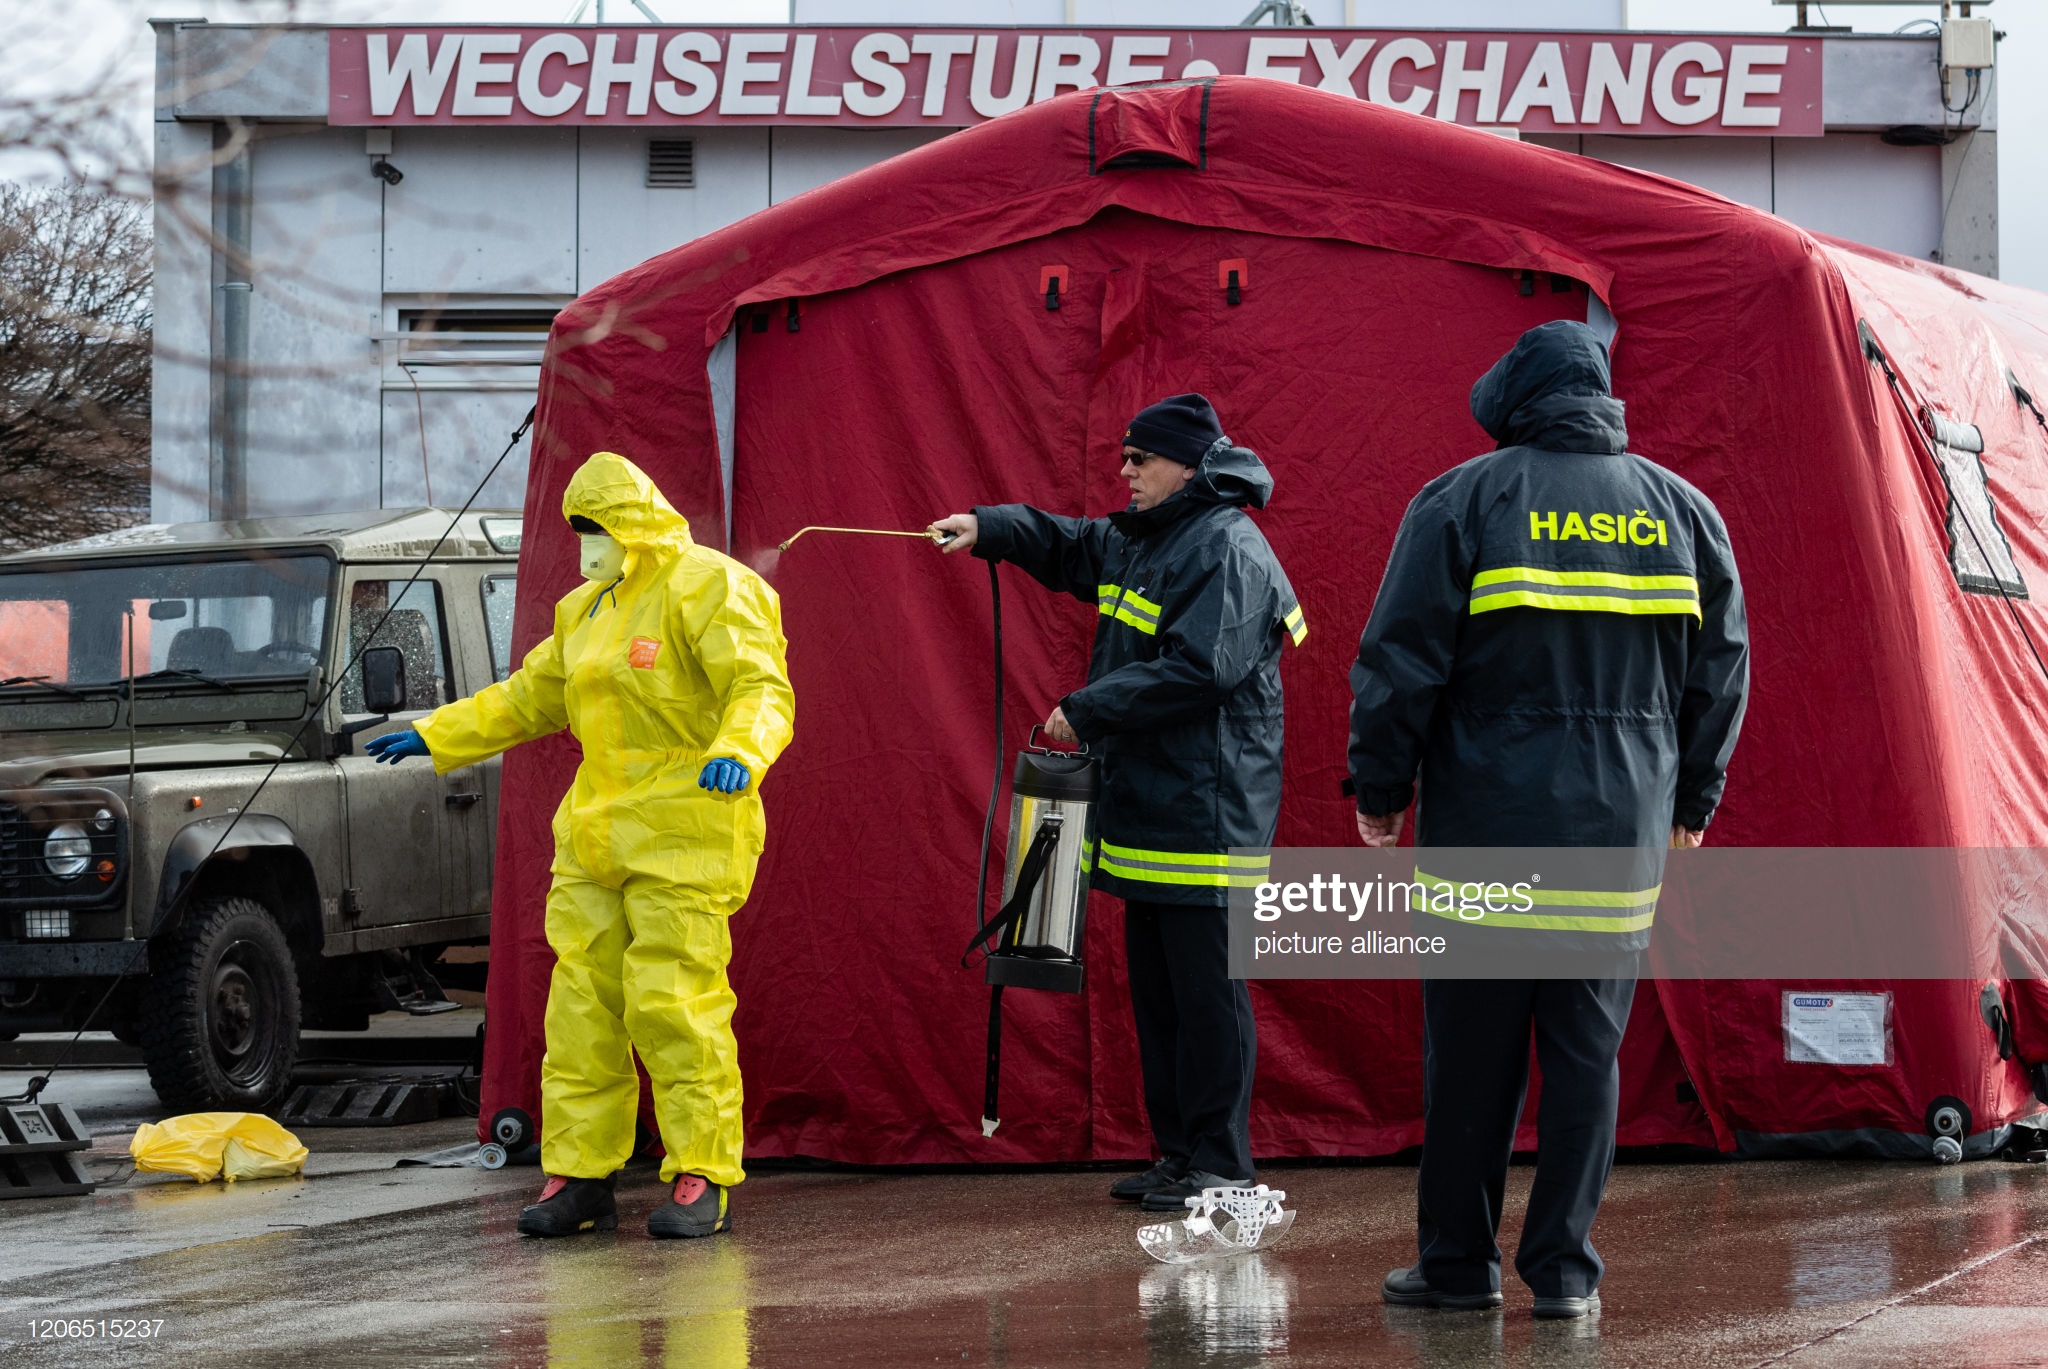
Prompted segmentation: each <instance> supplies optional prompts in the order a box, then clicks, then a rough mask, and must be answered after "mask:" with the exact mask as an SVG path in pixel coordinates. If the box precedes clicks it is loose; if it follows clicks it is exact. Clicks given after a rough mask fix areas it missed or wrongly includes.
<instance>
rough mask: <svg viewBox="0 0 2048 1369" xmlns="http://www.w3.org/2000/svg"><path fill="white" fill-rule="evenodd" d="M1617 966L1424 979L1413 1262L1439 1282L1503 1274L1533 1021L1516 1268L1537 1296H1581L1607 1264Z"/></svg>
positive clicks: (1480, 1280)
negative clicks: (1527, 1174)
mask: <svg viewBox="0 0 2048 1369" xmlns="http://www.w3.org/2000/svg"><path fill="white" fill-rule="evenodd" d="M1625 964H1626V965H1627V967H1628V972H1627V974H1626V976H1625V977H1620V978H1613V979H1514V980H1508V979H1431V980H1425V981H1423V985H1422V1014H1423V1057H1422V1071H1423V1082H1422V1090H1423V1092H1422V1109H1423V1131H1422V1173H1421V1176H1420V1178H1419V1180H1418V1182H1417V1185H1416V1189H1417V1192H1416V1228H1417V1231H1416V1234H1417V1238H1418V1244H1419V1245H1420V1247H1421V1253H1422V1275H1423V1277H1424V1278H1425V1279H1427V1280H1428V1281H1429V1284H1430V1286H1431V1287H1432V1288H1436V1289H1439V1290H1441V1291H1443V1292H1446V1293H1483V1292H1494V1291H1498V1290H1499V1288H1500V1246H1499V1245H1498V1244H1497V1243H1496V1241H1495V1237H1496V1235H1498V1233H1499V1231H1500V1209H1501V1200H1502V1194H1503V1191H1504V1190H1505V1188H1506V1185H1507V1175H1508V1158H1509V1155H1510V1154H1511V1152H1512V1151H1513V1149H1514V1143H1515V1126H1516V1124H1517V1123H1518V1122H1519V1121H1520V1120H1521V1116H1522V1101H1523V1098H1524V1096H1525V1095H1526V1094H1527V1092H1528V1087H1529V1035H1530V1032H1531V1031H1532V1030H1533V1031H1534V1033H1535V1036H1536V1059H1537V1063H1538V1064H1539V1065H1540V1066H1541V1067H1542V1069H1543V1096H1542V1099H1541V1100H1540V1101H1539V1103H1538V1105H1537V1113H1536V1136H1537V1141H1536V1146H1537V1151H1536V1181H1535V1185H1534V1187H1532V1188H1531V1189H1530V1192H1529V1210H1528V1215H1527V1217H1526V1218H1525V1219H1524V1220H1523V1223H1522V1244H1521V1248H1520V1249H1519V1250H1518V1251H1517V1252H1516V1254H1515V1271H1516V1272H1517V1273H1518V1274H1520V1275H1521V1276H1522V1281H1523V1282H1524V1283H1526V1284H1528V1285H1529V1287H1530V1288H1531V1289H1533V1290H1534V1291H1535V1293H1536V1295H1537V1296H1538V1297H1546V1298H1548V1297H1585V1296H1586V1295H1587V1294H1589V1293H1591V1292H1592V1291H1593V1290H1594V1289H1595V1288H1597V1287H1599V1285H1600V1276H1601V1274H1602V1273H1603V1272H1604V1270H1605V1268H1606V1266H1605V1265H1603V1264H1602V1263H1601V1262H1600V1256H1599V1255H1598V1254H1597V1253H1596V1252H1595V1251H1594V1249H1593V1241H1592V1232H1593V1217H1594V1215H1595V1214H1596V1213H1598V1212H1599V1210H1600V1197H1601V1194H1602V1193H1604V1192H1605V1191H1606V1188H1607V1174H1608V1171H1609V1170H1610V1169H1611V1168H1612V1167H1613V1165H1614V1118H1615V1112H1616V1109H1617V1107H1618V1105H1619V1101H1620V1093H1621V1070H1620V1066H1619V1065H1618V1064H1617V1059H1618V1057H1619V1055H1620V1051H1621V1034H1622V1030H1623V1029H1624V1028H1625V1027H1626V1026H1627V1025H1628V1010H1629V1004H1630V1003H1631V1002H1632V1001H1633V1000H1634V997H1635V989H1636V981H1635V974H1634V968H1633V967H1634V957H1633V956H1630V957H1626V958H1625Z"/></svg>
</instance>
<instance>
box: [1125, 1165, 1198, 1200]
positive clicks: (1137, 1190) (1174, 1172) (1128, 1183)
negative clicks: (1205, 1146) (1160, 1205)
mask: <svg viewBox="0 0 2048 1369" xmlns="http://www.w3.org/2000/svg"><path fill="white" fill-rule="evenodd" d="M1187 1172H1188V1162H1187V1161H1186V1160H1183V1159H1180V1158H1179V1157H1178V1156H1173V1155H1169V1156H1167V1157H1166V1158H1165V1159H1164V1160H1161V1161H1160V1162H1159V1163H1158V1164H1156V1165H1154V1166H1152V1168H1150V1169H1148V1170H1146V1171H1145V1172H1144V1173H1143V1174H1126V1175H1124V1177H1123V1178H1121V1179H1118V1180H1117V1181H1116V1182H1115V1183H1113V1184H1111V1185H1110V1186H1109V1196H1110V1197H1112V1198H1114V1199H1116V1200H1117V1201H1118V1202H1120V1203H1135V1202H1137V1201H1139V1200H1140V1199H1142V1198H1143V1197H1144V1196H1145V1195H1146V1194H1147V1193H1156V1192H1158V1191H1159V1190H1160V1189H1162V1188H1165V1187H1166V1186H1167V1185H1168V1184H1172V1183H1178V1182H1179V1181H1180V1180H1181V1178H1182V1177H1183V1176H1185V1175H1186V1174H1187Z"/></svg>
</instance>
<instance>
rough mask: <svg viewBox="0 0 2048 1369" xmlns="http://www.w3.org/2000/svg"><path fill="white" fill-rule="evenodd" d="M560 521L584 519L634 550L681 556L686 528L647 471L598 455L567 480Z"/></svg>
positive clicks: (611, 454) (614, 455) (687, 536)
mask: <svg viewBox="0 0 2048 1369" xmlns="http://www.w3.org/2000/svg"><path fill="white" fill-rule="evenodd" d="M562 516H563V517H564V518H579V517H580V518H588V519H589V520H590V521H591V522H593V523H595V524H597V525H598V526H599V527H601V528H603V529H604V530H605V531H606V532H608V533H610V534H611V535H612V536H613V537H615V538H617V539H618V540H619V541H621V542H623V543H625V545H626V546H627V547H628V548H630V549H635V550H655V549H660V550H666V551H681V550H682V549H683V548H684V547H687V546H689V545H690V523H689V520H688V519H686V518H684V517H683V516H682V515H681V514H679V513H677V512H676V511H675V506H674V505H672V504H670V503H669V502H668V500H667V499H666V498H664V497H663V496H662V493H661V491H660V490H659V489H656V488H655V485H654V482H653V481H652V480H650V479H648V478H647V472H645V471H643V470H641V469H640V468H639V467H638V466H636V465H634V464H633V463H632V462H630V461H628V460H626V458H625V457H623V456H620V455H619V454H618V453H617V452H599V453H597V454H596V455H595V456H593V457H591V458H590V460H588V461H586V462H584V463H583V464H582V466H580V467H578V468H577V471H576V474H574V475H572V476H570V477H569V488H568V489H566V490H564V491H562Z"/></svg>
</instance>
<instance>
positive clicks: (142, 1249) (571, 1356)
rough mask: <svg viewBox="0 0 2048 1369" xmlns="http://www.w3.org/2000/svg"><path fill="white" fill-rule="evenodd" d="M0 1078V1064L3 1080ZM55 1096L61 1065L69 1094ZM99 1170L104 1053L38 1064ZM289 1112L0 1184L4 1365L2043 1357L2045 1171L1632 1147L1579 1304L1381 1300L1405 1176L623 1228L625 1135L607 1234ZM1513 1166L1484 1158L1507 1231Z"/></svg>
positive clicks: (829, 1185)
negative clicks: (283, 1120) (269, 1127)
mask: <svg viewBox="0 0 2048 1369" xmlns="http://www.w3.org/2000/svg"><path fill="white" fill-rule="evenodd" d="M18 1084H19V1077H18V1076H14V1075H4V1074H0V1088H11V1087H18ZM67 1094H68V1095H69V1096H68V1097H67ZM51 1096H52V1097H53V1098H56V1099H61V1100H64V1101H72V1102H74V1103H75V1104H76V1105H78V1106H79V1107H80V1109H81V1112H82V1113H87V1114H88V1115H89V1116H91V1117H96V1118H97V1119H99V1120H97V1121H95V1122H94V1126H95V1128H96V1129H102V1128H104V1130H105V1134H104V1135H102V1136H101V1137H100V1139H99V1142H98V1146H97V1148H96V1150H95V1152H94V1158H93V1161H92V1164H93V1167H94V1168H95V1170H96V1171H98V1172H100V1173H102V1174H104V1175H106V1176H107V1177H108V1178H109V1179H116V1178H119V1177H120V1176H121V1174H122V1173H123V1172H124V1171H125V1169H126V1168H127V1167H126V1165H125V1164H124V1163H122V1157H123V1155H124V1153H125V1144H126V1142H125V1132H124V1131H123V1129H122V1128H123V1127H124V1126H132V1122H129V1121H125V1120H124V1119H125V1118H126V1117H128V1116H134V1115H141V1114H143V1113H147V1112H148V1111H149V1110H150V1107H151V1103H152V1101H153V1100H150V1099H149V1097H148V1091H147V1086H146V1084H145V1083H143V1082H142V1081H141V1079H140V1075H139V1072H137V1071H132V1070H99V1071H79V1072H77V1073H75V1074H71V1075H69V1076H60V1078H59V1080H58V1082H57V1083H55V1084H53V1085H52V1087H51ZM472 1126H473V1123H471V1122H469V1121H467V1120H463V1119H448V1120H444V1121H441V1122H437V1123H430V1124H426V1125H424V1126H421V1127H411V1128H401V1129H391V1130H362V1131H337V1130H329V1129H318V1130H312V1129H309V1130H307V1131H304V1132H302V1133H301V1139H303V1140H305V1141H306V1142H307V1144H308V1145H309V1146H311V1147H312V1149H313V1156H312V1158H311V1160H310V1161H309V1163H308V1167H307V1176H306V1177H304V1178H301V1179H284V1180H269V1181H263V1182H257V1183H243V1184H237V1185H234V1186H232V1187H229V1186H224V1185H221V1184H218V1183H216V1184H210V1185H204V1186H200V1185H193V1184H190V1183H187V1182H185V1181H183V1180H175V1179H163V1178H160V1177H154V1176H141V1177H139V1178H134V1179H129V1180H128V1181H127V1182H125V1183H120V1184H117V1185H115V1186H110V1187H106V1188H103V1189H102V1190H101V1191H100V1192H99V1193H98V1194H96V1195H94V1196H92V1197H89V1198H58V1199H42V1200H28V1201H19V1202H6V1203H0V1363H4V1364H15V1363H20V1364H35V1365H52V1366H57V1365H93V1366H99V1365H117V1364H129V1363H144V1362H150V1363H157V1362H161V1363H176V1364H204V1365H230V1364H232V1365H252V1366H262V1365H279V1366H283V1365H293V1366H306V1365H326V1364H344V1363H345V1364H364V1365H392V1366H399V1365H403V1366H418V1365H429V1364H443V1363H447V1364H485V1365H506V1366H526V1365H532V1366H543V1365H547V1366H583V1365H591V1366H597V1365H605V1366H612V1365H648V1366H685V1365H688V1366H718V1367H721V1369H722V1367H724V1366H737V1365H747V1364H754V1365H782V1364H802V1365H814V1364H849V1365H895V1364H934V1363H936V1364H965V1365H1014V1366H1036V1365H1067V1364H1085V1365H1105V1366H1122V1365H1130V1366H1182V1365H1204V1366H1246V1367H1247V1369H1248V1367H1249V1366H1253V1365H1264V1364H1274V1365H1281V1364H1291V1365H1353V1364H1361V1363H1374V1364H1390V1365H1414V1366H1439V1365H1441V1366H1454V1365H1455V1366H1464V1365H1496V1364H1498V1365H1574V1366H1576V1365H1583V1366H1603V1367H1605V1366H1628V1365H1644V1366H1650V1365H1656V1366H1667V1365H1674V1364H1683V1365H1685V1366H1687V1369H1707V1367H1708V1366H1720V1365H1731V1366H1733V1365H1743V1366H1748V1365H1765V1364H1770V1365H1787V1366H1792V1369H1844V1367H1846V1366H1875V1365H1899V1364H1913V1365H1933V1366H1949V1365H1986V1366H1990V1365H1997V1366H2018V1365H2028V1364H2048V1239H2044V1238H2048V1167H2044V1166H2039V1165H2020V1164H2012V1163H2007V1162H2004V1161H1998V1160H1990V1161H1983V1162H1979V1163H1973V1164H1969V1165H1963V1166H1957V1167H1954V1168H1948V1169H1939V1168H1935V1167H1933V1166H1918V1165H1893V1164H1879V1163H1860V1162H1859V1163H1849V1162H1823V1161H1804V1162H1784V1163H1769V1164H1747V1165H1736V1164H1629V1165H1624V1166H1622V1167H1621V1168H1619V1169H1617V1170H1616V1171H1615V1175H1614V1180H1613V1184H1612V1186H1611V1188H1610V1192H1609V1198H1608V1202H1607V1206H1606V1207H1605V1208H1604V1209H1603V1211H1602V1213H1601V1218H1600V1225H1599V1227H1598V1229H1597V1231H1596V1239H1597V1240H1598V1242H1599V1244H1600V1248H1601V1251H1602V1253H1603V1254H1604V1255H1605V1256H1606V1258H1607V1261H1608V1265H1609V1271H1608V1278H1607V1282H1606V1284H1605V1285H1604V1286H1603V1288H1602V1300H1603V1303H1604V1306H1603V1308H1602V1310H1601V1313H1600V1314H1599V1316H1598V1317H1597V1319H1593V1320H1589V1321H1587V1322H1581V1323H1537V1322H1535V1321H1533V1320H1532V1319H1531V1317H1530V1315H1529V1294H1528V1291H1527V1290H1526V1289H1525V1288H1523V1287H1522V1286H1521V1285H1520V1284H1519V1283H1517V1282H1515V1281H1514V1280H1513V1278H1512V1275H1510V1280H1509V1286H1508V1305H1507V1308H1506V1310H1505V1311H1504V1312H1501V1313H1446V1312H1428V1311H1416V1310H1408V1309H1396V1308H1388V1307H1385V1306H1383V1305H1381V1303H1380V1302H1379V1300H1378V1297H1377V1290H1378V1285H1379V1281H1380V1279H1381V1278H1382V1277H1383V1276H1384V1275H1385V1273H1386V1271H1387V1270H1388V1269H1390V1268H1392V1267H1393V1266H1395V1265H1397V1264H1405V1263H1407V1262H1408V1260H1409V1259H1411V1258H1412V1256H1413V1250H1414V1246H1413V1234H1412V1233H1413V1212H1414V1208H1413V1204H1414V1183H1415V1173H1414V1170H1413V1169H1410V1168H1405V1167H1401V1166H1388V1165H1376V1166H1358V1167H1345V1166H1322V1165H1294V1166H1290V1165H1285V1164H1273V1165H1270V1166H1269V1167H1268V1168H1267V1170H1266V1173H1265V1175H1264V1177H1265V1179H1266V1181H1267V1182H1268V1183H1271V1184H1273V1185H1274V1186H1276V1187H1281V1188H1285V1189H1286V1190H1287V1192H1288V1194H1289V1206H1291V1207H1295V1208H1297V1209H1298V1210H1299V1212H1300V1214H1301V1215H1300V1218H1299V1220H1298V1221H1297V1222H1296V1224H1295V1226H1294V1229H1293V1231H1292V1232H1290V1233H1289V1234H1288V1236H1287V1237H1286V1240H1285V1242H1284V1243H1283V1244H1282V1245H1281V1246H1280V1247H1279V1248H1278V1249H1276V1250H1273V1251H1271V1252H1268V1253H1265V1254H1262V1255H1258V1256H1253V1257H1247V1258H1243V1259H1238V1260H1232V1261H1227V1262H1224V1263H1220V1264H1214V1265H1207V1266H1181V1267H1169V1266H1165V1265H1158V1264H1154V1263H1153V1262H1152V1261H1151V1260H1149V1259H1148V1258H1146V1256H1145V1255H1144V1254H1143V1253H1142V1252H1141V1251H1140V1250H1139V1249H1138V1246H1137V1244H1136V1241H1135V1240H1134V1233H1135V1231H1136V1228H1137V1227H1138V1225H1139V1224H1140V1222H1141V1221H1142V1220H1145V1219H1143V1218H1140V1217H1139V1215H1138V1214H1137V1213H1136V1211H1135V1210H1133V1209H1131V1208H1129V1207H1125V1206H1122V1205H1118V1204H1112V1203H1111V1202H1109V1201H1108V1199H1107V1198H1106V1196H1105V1193H1104V1190H1105V1189H1106V1187H1107V1185H1108V1182H1109V1180H1110V1178H1112V1177H1113V1175H1112V1174H1110V1173H1108V1172H1102V1171H1088V1172H1072V1171H1065V1172H1030V1173H996V1174H961V1173H940V1174H933V1173H875V1172H845V1171H833V1172H819V1171H792V1170H787V1169H784V1170H775V1169H760V1170H757V1172H756V1174H755V1176H754V1177H753V1178H752V1179H750V1180H749V1182H748V1183H747V1184H746V1185H745V1186H744V1187H743V1188H741V1189H740V1190H739V1192H738V1193H737V1194H736V1196H735V1199H734V1213H735V1227H736V1229H735V1231H734V1232H733V1233H732V1234H731V1235H730V1236H725V1237H719V1238H715V1239H712V1240H709V1241H691V1242H663V1243H660V1244H656V1243H654V1242H651V1241H649V1240H648V1239H647V1237H646V1235H645V1231H644V1227H643V1223H644V1221H645V1217H646V1214H647V1212H648V1211H649V1210H651V1209H652V1208H653V1207H654V1205H655V1204H656V1203H657V1202H658V1201H659V1200H660V1198H661V1196H662V1195H661V1189H660V1185H659V1183H658V1181H657V1179H656V1177H655V1175H654V1173H653V1170H652V1168H651V1167H646V1168H639V1167H636V1168H633V1169H629V1170H628V1171H627V1173H626V1175H625V1176H624V1177H623V1178H622V1180H621V1183H620V1206H621V1221H620V1230H619V1231H618V1232H617V1233H616V1234H608V1235H603V1236H588V1237H582V1238H577V1239H573V1240H568V1241H559V1242H537V1241H530V1240H521V1239H520V1238H519V1237H517V1236H516V1235H515V1234H514V1231H513V1221H514V1219H515V1218H516V1216H517V1214H518V1209H519V1207H520V1205H521V1204H522V1203H523V1202H525V1201H528V1200H529V1199H530V1197H531V1195H532V1193H533V1191H534V1189H535V1188H536V1186H537V1184H538V1182H539V1176H538V1171H536V1170H532V1169H525V1170H500V1171H495V1172H494V1171H487V1170H471V1169H440V1170H433V1169H413V1168H408V1169H394V1168H392V1165H393V1163H394V1162H395V1161H396V1159H397V1158H398V1157H399V1156H400V1155H402V1154H418V1153H420V1152H424V1151H428V1150H433V1149H436V1148H439V1147H441V1146H445V1145H448V1144H451V1143H452V1142H454V1141H457V1140H461V1139H464V1138H465V1137H467V1136H469V1135H472V1134H473V1133H472V1131H471V1128H472ZM1531 1174H1532V1171H1531V1170H1530V1169H1529V1168H1528V1167H1526V1166H1517V1167H1516V1168H1515V1169H1514V1170H1513V1171H1512V1172H1511V1175H1510V1180H1509V1197H1508V1207H1507V1213H1506V1221H1505V1224H1504V1225H1505V1227H1506V1230H1505V1231H1504V1233H1503V1244H1504V1245H1506V1246H1507V1247H1508V1248H1509V1249H1510V1251H1511V1250H1512V1248H1513V1239H1514V1234H1515V1232H1516V1231H1517V1230H1518V1228H1519V1225H1520V1222H1521V1213H1522V1203H1523V1200H1524V1198H1525V1197H1526V1195H1527V1192H1528V1186H1529V1180H1530V1177H1531ZM59 1317H63V1318H91V1319H92V1320H93V1321H94V1322H95V1323H97V1322H98V1321H99V1320H100V1319H102V1318H105V1319H110V1320H111V1319H117V1318H125V1319H141V1318H148V1319H151V1320H152V1321H155V1320H158V1319H160V1320H161V1323H162V1327H161V1333H160V1336H159V1337H158V1338H156V1339H153V1340H151V1341H148V1342H140V1341H135V1342H122V1343H114V1342H110V1341H108V1340H101V1339H97V1338H95V1339H94V1340H92V1341H84V1340H64V1341H49V1340H32V1339H31V1338H30V1335H29V1332H30V1324H31V1319H32V1318H59Z"/></svg>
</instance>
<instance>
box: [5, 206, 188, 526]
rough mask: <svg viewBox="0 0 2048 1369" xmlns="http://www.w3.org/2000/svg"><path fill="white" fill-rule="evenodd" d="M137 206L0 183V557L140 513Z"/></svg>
mask: <svg viewBox="0 0 2048 1369" xmlns="http://www.w3.org/2000/svg"><path fill="white" fill-rule="evenodd" d="M150 321H151V320H150V235H149V227H148V220H147V207H146V206H144V205H141V204H138V203H136V202H135V201H132V200H128V199H123V198H120V197H117V196H112V195H108V194H105V193H103V192H101V191H99V190H95V189H92V188H89V187H86V186H80V185H63V186H55V187H50V188H47V189H31V188H25V187H22V186H16V185H0V549H5V550H9V551H14V550H20V549H22V548H25V547H36V546H44V545H47V544H49V543H52V542H61V541H66V540H69V539H71V538H76V537H83V536H86V535H88V534H91V533H95V532H104V531H107V530H110V529H113V528H121V527H127V526H129V525H131V524H134V523H140V522H144V521H146V520H147V519H148V516H149V380H150V342H149V339H150Z"/></svg>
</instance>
